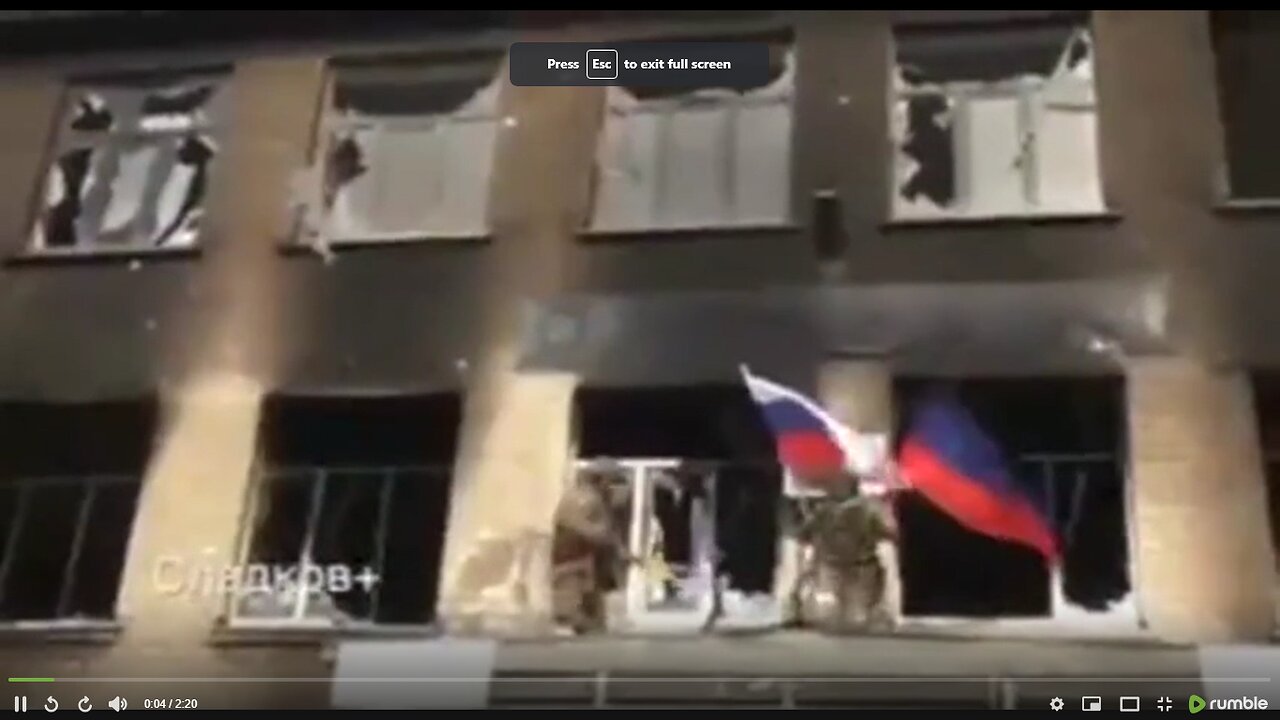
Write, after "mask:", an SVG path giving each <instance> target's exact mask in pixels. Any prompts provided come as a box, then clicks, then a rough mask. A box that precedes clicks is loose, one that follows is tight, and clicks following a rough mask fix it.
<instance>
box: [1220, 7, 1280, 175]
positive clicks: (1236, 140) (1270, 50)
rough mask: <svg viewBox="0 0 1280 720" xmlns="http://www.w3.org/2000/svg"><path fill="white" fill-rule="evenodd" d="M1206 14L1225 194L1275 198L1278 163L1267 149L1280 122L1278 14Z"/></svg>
mask: <svg viewBox="0 0 1280 720" xmlns="http://www.w3.org/2000/svg"><path fill="white" fill-rule="evenodd" d="M1211 18H1212V32H1213V46H1214V55H1215V56H1216V60H1217V80H1218V96H1219V106H1220V112H1221V113H1222V124H1223V128H1224V131H1225V134H1226V152H1227V177H1228V182H1229V184H1230V192H1231V197H1233V198H1239V199H1263V198H1276V197H1280V164H1277V163H1276V161H1275V159H1274V158H1273V157H1272V154H1271V153H1270V152H1268V150H1269V149H1270V148H1271V146H1272V144H1273V142H1274V133H1275V128H1276V127H1277V125H1280V97H1277V95H1276V93H1275V92H1274V87H1275V77H1276V73H1277V72H1278V71H1280V17H1276V16H1275V15H1273V14H1271V13H1266V12H1260V11H1257V10H1232V11H1215V12H1213V13H1211Z"/></svg>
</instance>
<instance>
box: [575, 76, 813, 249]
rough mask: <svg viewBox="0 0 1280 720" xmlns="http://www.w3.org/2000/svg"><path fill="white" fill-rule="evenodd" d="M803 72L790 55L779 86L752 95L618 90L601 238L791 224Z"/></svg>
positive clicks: (606, 151) (603, 160)
mask: <svg viewBox="0 0 1280 720" xmlns="http://www.w3.org/2000/svg"><path fill="white" fill-rule="evenodd" d="M794 71H795V64H794V57H793V56H792V55H791V54H790V53H788V54H787V55H785V59H784V60H783V62H782V65H781V67H780V71H779V74H778V76H777V77H776V78H775V79H774V80H773V81H772V82H771V83H769V84H767V85H764V86H762V87H759V88H756V89H754V90H750V91H748V92H745V93H738V92H735V91H731V90H726V89H721V88H702V89H694V90H691V91H686V92H683V93H681V94H677V95H673V94H671V93H669V92H668V93H654V92H646V91H644V90H642V89H637V90H635V91H632V90H629V89H627V88H610V91H609V96H608V98H609V99H608V111H607V115H606V119H605V125H604V129H603V131H602V134H601V140H600V145H599V148H598V150H597V161H596V165H597V172H596V192H595V206H594V209H593V215H592V228H593V229H597V230H644V229H652V228H686V227H715V226H724V225H749V224H768V223H780V222H785V221H787V219H788V218H789V215H790V185H791V178H790V167H791V157H790V155H791V118H792V108H791V97H792V92H793V88H794V80H795V77H794Z"/></svg>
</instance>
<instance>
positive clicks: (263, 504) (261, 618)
mask: <svg viewBox="0 0 1280 720" xmlns="http://www.w3.org/2000/svg"><path fill="white" fill-rule="evenodd" d="M335 474H348V475H376V476H377V482H378V483H379V484H380V486H379V488H378V514H377V517H376V519H375V528H376V529H374V532H373V534H374V545H375V548H376V551H375V564H376V567H372V568H371V569H373V570H374V571H375V572H376V573H377V578H378V580H377V581H376V583H375V584H374V586H373V588H372V589H371V590H369V591H368V593H369V595H370V599H369V603H370V606H369V613H368V616H367V617H351V618H350V619H342V620H338V619H334V618H330V617H324V616H312V615H309V614H308V610H309V609H310V608H312V607H314V601H313V597H314V595H315V593H303V592H296V591H295V592H294V598H293V600H292V603H293V606H292V609H291V612H290V614H289V615H287V616H279V615H254V614H252V613H248V612H245V611H244V610H243V609H242V603H243V601H244V599H245V598H246V597H248V596H249V593H246V592H244V591H243V589H241V590H240V591H237V592H228V593H225V596H224V602H225V605H224V611H223V617H224V618H226V626H227V628H228V629H230V630H232V631H239V630H268V631H277V630H279V631H291V630H343V631H353V632H360V633H379V632H382V633H386V632H390V633H396V632H401V631H415V630H419V631H420V630H422V629H424V628H430V627H432V626H433V625H434V624H435V622H436V621H435V620H434V618H433V614H432V617H428V619H427V620H424V621H423V622H417V623H396V622H390V623H388V622H378V621H377V620H376V615H377V612H378V601H379V598H380V593H381V587H382V585H383V582H384V581H385V579H386V575H387V568H386V559H387V544H388V540H387V536H388V522H389V513H390V510H391V495H392V489H393V486H394V483H395V482H396V481H397V480H398V479H400V478H402V477H404V476H405V475H421V476H422V477H420V478H419V481H423V482H449V481H450V477H451V475H452V471H451V469H450V468H448V467H445V466H441V465H362V466H349V465H285V466H279V467H270V468H262V469H260V470H259V471H257V472H255V473H254V478H253V482H252V483H250V489H249V500H248V502H247V503H246V504H245V515H244V517H245V524H244V527H243V532H242V533H241V538H240V542H239V547H238V549H237V552H236V565H235V567H236V568H237V569H238V570H243V569H244V568H246V567H248V566H249V565H250V564H253V563H256V562H263V561H258V560H255V559H254V558H253V551H254V543H255V541H256V540H257V537H258V531H259V530H260V529H261V527H262V525H261V523H262V522H263V521H264V520H265V519H266V516H265V515H264V514H263V513H264V512H269V507H268V505H267V503H268V500H267V498H266V491H267V484H268V483H272V482H280V481H288V480H289V479H295V480H296V479H299V478H301V480H302V482H305V483H306V484H307V488H306V494H307V520H306V528H305V530H304V534H303V538H302V543H301V545H300V547H299V549H298V552H299V557H298V558H297V560H296V562H295V563H294V564H293V565H292V566H290V567H297V568H299V570H300V571H301V570H303V569H305V568H306V567H308V566H312V567H323V565H322V564H319V563H315V562H314V559H313V557H312V554H311V553H312V550H313V549H314V547H315V541H316V537H317V535H318V531H319V528H320V522H321V519H322V517H323V510H324V502H325V491H326V489H327V483H328V479H329V476H330V475H335ZM437 562H443V558H439V559H437ZM355 576H356V574H355V573H353V577H355ZM426 601H427V599H426V598H424V599H423V602H424V603H425V602H426ZM344 614H345V613H344Z"/></svg>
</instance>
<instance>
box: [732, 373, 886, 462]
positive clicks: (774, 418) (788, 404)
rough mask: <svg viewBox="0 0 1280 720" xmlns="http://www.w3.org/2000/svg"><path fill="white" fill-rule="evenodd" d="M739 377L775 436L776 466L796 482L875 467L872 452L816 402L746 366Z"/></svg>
mask: <svg viewBox="0 0 1280 720" xmlns="http://www.w3.org/2000/svg"><path fill="white" fill-rule="evenodd" d="M742 379H743V380H744V381H745V382H746V384H747V391H748V392H749V393H751V399H752V400H754V401H755V402H756V404H757V405H758V406H760V410H761V412H762V413H763V414H764V420H765V424H766V425H768V426H769V430H770V432H772V434H773V438H774V442H775V443H776V445H777V450H778V462H779V463H781V464H782V465H783V467H785V468H787V470H789V471H790V472H791V474H792V475H794V476H795V477H796V478H797V479H801V480H804V481H806V482H811V481H814V480H819V479H824V478H832V477H835V476H836V475H838V474H841V473H846V472H852V473H859V474H867V473H870V472H873V471H874V470H875V469H876V468H875V467H874V466H875V464H876V458H874V457H872V455H873V453H874V448H873V447H872V446H871V445H870V444H869V443H863V442H860V438H859V436H858V435H857V434H856V433H854V432H853V431H852V430H850V429H849V428H848V427H845V426H844V425H843V424H842V423H841V422H840V421H839V420H836V419H835V418H834V417H832V416H831V415H830V414H829V413H828V412H827V411H825V410H823V409H822V407H821V406H819V405H818V403H816V402H814V401H813V400H811V399H809V398H807V397H805V396H804V395H802V394H800V393H798V392H796V391H795V390H792V389H791V388H788V387H784V386H782V385H779V384H777V383H775V382H771V381H769V380H765V379H764V378H761V377H757V376H755V375H752V374H751V373H750V371H748V370H747V368H746V367H745V366H744V367H743V368H742Z"/></svg>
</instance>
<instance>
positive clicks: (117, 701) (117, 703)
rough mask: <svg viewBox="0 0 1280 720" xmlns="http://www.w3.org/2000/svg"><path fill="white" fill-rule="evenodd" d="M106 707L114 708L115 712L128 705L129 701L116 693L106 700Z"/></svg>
mask: <svg viewBox="0 0 1280 720" xmlns="http://www.w3.org/2000/svg"><path fill="white" fill-rule="evenodd" d="M107 707H109V708H111V709H112V710H115V711H116V712H120V711H121V710H124V709H126V708H128V707H129V701H128V700H125V699H124V698H122V697H120V696H119V695H117V696H115V697H113V698H111V699H110V700H108V701H107Z"/></svg>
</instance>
